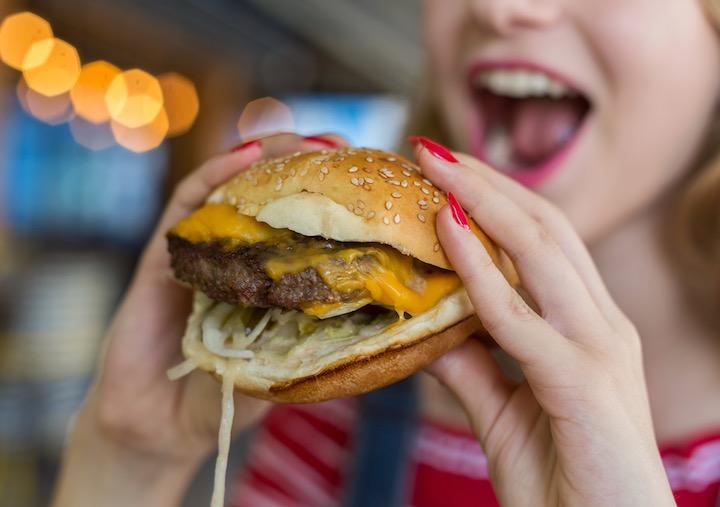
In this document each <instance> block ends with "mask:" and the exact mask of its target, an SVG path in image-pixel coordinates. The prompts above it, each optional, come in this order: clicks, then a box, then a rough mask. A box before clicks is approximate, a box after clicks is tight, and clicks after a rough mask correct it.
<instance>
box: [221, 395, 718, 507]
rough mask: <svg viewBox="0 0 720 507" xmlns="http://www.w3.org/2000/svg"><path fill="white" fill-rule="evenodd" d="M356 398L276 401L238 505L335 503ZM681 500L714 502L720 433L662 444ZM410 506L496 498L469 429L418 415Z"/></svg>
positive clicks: (443, 506)
mask: <svg viewBox="0 0 720 507" xmlns="http://www.w3.org/2000/svg"><path fill="white" fill-rule="evenodd" d="M356 421H357V413H356V410H355V405H354V402H353V401H352V400H347V399H346V400H334V401H329V402H325V403H320V404H316V405H294V406H293V405H291V406H279V407H276V408H275V409H274V410H272V411H271V412H270V414H269V415H268V416H267V418H266V419H265V421H264V423H263V425H262V426H261V428H260V430H259V432H258V435H257V437H256V440H255V441H254V442H253V445H252V446H251V449H250V454H249V456H248V464H247V467H246V468H245V469H244V470H243V472H242V473H241V474H240V475H239V476H238V477H237V478H236V480H235V481H234V484H233V485H232V487H233V495H232V496H233V501H232V502H231V505H232V506H233V507H307V506H312V507H335V506H337V505H339V499H340V498H342V492H343V479H344V477H343V473H344V471H345V469H346V468H347V464H348V460H349V459H350V458H351V453H352V435H353V430H354V428H355V422H356ZM660 452H661V455H662V458H663V462H664V464H665V469H666V471H667V474H668V477H669V479H670V485H671V486H672V488H673V491H674V492H675V498H676V501H677V504H678V506H679V507H715V505H716V503H715V502H716V501H717V499H718V495H720V433H718V434H715V435H708V436H706V437H703V438H699V439H697V440H695V441H692V442H687V443H683V444H680V445H674V446H666V447H662V448H661V451H660ZM411 459H412V464H411V467H410V470H411V474H412V475H411V477H410V480H409V481H408V486H409V491H408V494H407V505H408V506H412V507H447V506H453V507H462V506H465V505H467V506H471V505H472V506H476V505H483V506H495V505H498V503H497V500H496V499H495V495H494V494H493V490H492V486H491V485H490V481H489V480H488V473H487V461H486V459H485V455H484V454H483V452H482V450H481V448H480V446H479V445H478V443H477V441H476V440H475V438H474V436H473V435H472V434H470V433H465V432H458V431H453V430H449V429H447V428H444V427H441V426H438V425H436V424H433V423H430V422H421V423H420V427H419V432H418V435H417V438H416V441H415V444H414V449H413V451H412V458H411Z"/></svg>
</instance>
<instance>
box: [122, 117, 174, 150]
mask: <svg viewBox="0 0 720 507" xmlns="http://www.w3.org/2000/svg"><path fill="white" fill-rule="evenodd" d="M111 127H112V132H113V136H114V137H115V140H116V141H117V143H118V144H119V145H120V146H123V147H125V148H127V149H128V150H131V151H135V152H138V153H141V152H143V151H149V150H152V149H153V148H157V147H158V146H160V144H161V143H162V142H163V140H164V139H165V136H166V135H167V132H168V117H167V113H165V110H164V109H160V112H159V113H158V114H157V115H156V116H155V119H154V120H152V121H151V122H150V123H147V124H145V125H143V126H142V127H135V128H130V127H127V126H125V125H123V124H122V123H120V122H118V121H115V120H112V121H111Z"/></svg>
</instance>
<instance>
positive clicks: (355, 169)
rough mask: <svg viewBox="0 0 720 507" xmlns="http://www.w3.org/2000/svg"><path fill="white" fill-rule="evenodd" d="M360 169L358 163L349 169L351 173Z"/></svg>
mask: <svg viewBox="0 0 720 507" xmlns="http://www.w3.org/2000/svg"><path fill="white" fill-rule="evenodd" d="M357 170H358V167H357V166H356V165H354V166H352V167H351V168H350V169H348V172H349V173H356V172H357Z"/></svg>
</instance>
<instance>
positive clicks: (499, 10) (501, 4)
mask: <svg viewBox="0 0 720 507" xmlns="http://www.w3.org/2000/svg"><path fill="white" fill-rule="evenodd" d="M470 5H471V9H472V12H473V16H474V17H475V19H476V20H477V21H478V22H480V23H481V24H482V25H483V27H485V28H486V29H488V30H490V31H492V32H495V33H496V34H498V35H510V34H512V33H513V32H517V31H521V30H533V29H540V28H545V27H547V26H550V25H552V24H553V23H555V22H556V21H557V19H558V18H559V16H560V6H559V0H471V1H470Z"/></svg>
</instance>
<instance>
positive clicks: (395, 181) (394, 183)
mask: <svg viewBox="0 0 720 507" xmlns="http://www.w3.org/2000/svg"><path fill="white" fill-rule="evenodd" d="M388 183H390V184H391V185H395V186H396V187H399V186H400V182H399V181H398V180H388Z"/></svg>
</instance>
